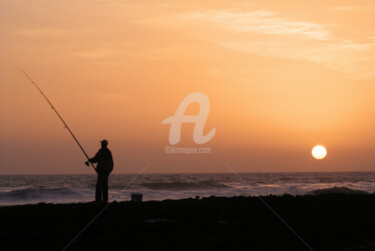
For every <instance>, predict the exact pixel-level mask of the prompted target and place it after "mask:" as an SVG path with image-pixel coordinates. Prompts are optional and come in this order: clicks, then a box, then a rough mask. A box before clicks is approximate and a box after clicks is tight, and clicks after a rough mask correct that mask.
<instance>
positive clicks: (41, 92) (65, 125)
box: [21, 69, 96, 171]
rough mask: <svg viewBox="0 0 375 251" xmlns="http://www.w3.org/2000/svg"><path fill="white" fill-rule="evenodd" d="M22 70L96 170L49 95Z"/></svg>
mask: <svg viewBox="0 0 375 251" xmlns="http://www.w3.org/2000/svg"><path fill="white" fill-rule="evenodd" d="M21 72H22V73H23V74H24V75H25V76H26V77H27V78H28V79H29V80H30V82H31V83H32V84H33V85H34V86H35V87H36V88H37V89H38V91H39V92H40V94H42V96H43V97H44V98H45V99H46V100H47V102H48V104H49V105H50V106H51V108H52V110H54V111H55V112H56V114H57V116H58V117H59V118H60V120H61V121H62V122H63V124H64V127H65V128H66V129H68V131H69V132H70V134H71V135H72V137H73V139H74V140H75V141H76V142H77V144H78V146H79V148H81V150H82V152H83V154H84V155H85V156H86V158H87V160H88V162H89V163H90V164H91V166H92V168H94V170H95V171H96V169H95V167H94V165H93V164H92V163H91V162H90V161H89V160H90V158H89V156H88V155H87V153H86V152H85V150H84V149H83V147H82V146H81V144H80V143H79V142H78V140H77V138H76V136H74V134H73V132H72V131H71V130H70V128H69V126H68V125H67V124H66V123H65V121H64V120H63V118H62V117H61V116H60V114H59V113H58V111H57V110H56V108H55V107H54V106H53V105H52V103H51V102H50V101H49V99H48V98H47V96H46V95H45V94H44V93H43V91H42V90H41V89H40V88H39V86H38V85H37V84H35V82H34V81H33V80H32V79H31V78H30V77H29V75H27V74H26V72H24V70H22V69H21Z"/></svg>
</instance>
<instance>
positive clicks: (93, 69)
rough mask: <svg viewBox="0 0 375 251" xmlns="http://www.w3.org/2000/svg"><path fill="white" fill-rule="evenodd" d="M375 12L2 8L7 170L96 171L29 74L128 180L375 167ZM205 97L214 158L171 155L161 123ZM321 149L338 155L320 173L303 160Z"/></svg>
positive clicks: (81, 4)
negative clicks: (105, 143)
mask: <svg viewBox="0 0 375 251" xmlns="http://www.w3.org/2000/svg"><path fill="white" fill-rule="evenodd" d="M19 6H22V8H20V7H19ZM374 13H375V12H374V3H373V1H367V0H363V1H356V0H347V1H341V0H334V1H311V2H308V1H296V0H288V1H277V0H274V1H271V0H270V1H252V2H247V1H240V0H235V1H178V2H175V1H155V2H153V3H152V4H151V3H150V2H148V1H124V2H121V1H86V0H85V1H36V2H35V1H25V0H22V1H2V2H1V3H0V36H1V40H0V88H1V91H0V102H1V107H0V117H1V124H0V138H1V141H0V151H1V158H0V165H1V169H0V173H2V174H24V173H27V174H39V173H51V174H52V173H90V172H91V171H92V170H91V171H90V170H89V169H86V168H84V167H82V163H83V161H84V160H85V159H84V156H83V155H82V153H81V151H80V149H79V148H78V147H77V145H76V143H75V142H74V141H73V139H72V138H71V136H70V135H69V133H68V132H66V130H65V129H64V128H63V125H62V124H61V122H60V121H59V120H58V118H57V117H56V115H55V114H54V113H53V111H51V109H50V108H49V107H48V104H46V102H45V100H43V98H42V97H41V96H40V94H39V92H38V91H37V90H35V88H34V87H33V86H32V85H31V84H30V83H29V81H28V79H26V78H25V76H23V74H22V73H21V72H20V71H19V69H20V68H22V69H24V70H25V71H26V72H27V73H28V74H29V75H30V76H31V77H32V78H33V79H34V80H35V81H36V82H37V83H38V84H39V85H40V87H41V88H42V89H43V90H44V92H45V93H46V95H47V96H48V97H49V98H50V100H51V101H52V102H53V103H54V105H55V106H56V108H57V109H58V110H59V112H60V114H61V115H62V116H63V117H64V119H65V120H66V122H67V124H68V125H69V126H70V127H71V128H72V130H73V131H74V133H75V134H76V136H77V138H78V139H79V140H80V142H81V143H82V145H83V146H84V148H85V149H86V150H87V152H88V153H89V155H92V154H94V153H95V152H96V151H97V149H98V147H99V143H98V141H99V140H101V139H103V138H106V139H108V140H109V148H110V149H111V150H112V152H113V155H114V159H115V160H116V167H117V168H116V169H115V172H118V173H137V172H138V171H139V170H140V169H142V167H143V166H145V165H146V164H147V163H149V162H150V163H151V165H150V167H149V169H148V170H147V172H151V173H160V172H161V173H168V172H172V173H181V172H182V173H183V172H192V173H196V172H230V170H228V168H227V167H226V165H225V163H229V164H230V165H231V166H233V167H235V170H236V171H238V172H284V171H288V172H290V171H292V172H293V171H298V172H300V171H322V172H325V171H360V170H373V168H374V166H375V158H373V153H374V152H375V131H374V128H375V99H374V96H375V85H374V83H375V82H374V81H375V33H374V29H373V24H374V23H375V15H374ZM195 92H200V93H204V95H206V96H207V97H208V99H209V102H210V109H209V114H208V115H207V118H206V121H205V124H204V128H203V135H206V134H208V133H209V132H210V130H212V129H213V128H215V130H216V133H215V136H214V137H213V138H212V139H211V140H210V141H209V142H207V143H205V144H203V145H202V147H210V148H211V152H210V154H205V155H193V154H192V155H189V156H186V155H183V154H180V155H179V154H174V155H168V154H166V153H165V152H164V149H165V147H166V146H168V145H169V132H170V131H169V129H170V126H167V125H164V124H162V121H163V120H164V119H166V118H168V117H171V116H172V115H173V114H174V113H175V112H176V109H177V107H178V106H179V104H180V103H181V102H182V100H183V99H184V98H185V97H186V96H188V95H189V94H191V93H195ZM198 113H199V104H198V103H192V104H191V105H189V106H188V107H187V109H186V113H185V114H190V115H197V114H198ZM193 132H194V124H193V123H184V124H183V125H182V127H181V140H180V141H179V144H177V145H176V147H187V146H189V147H195V146H196V145H197V144H196V143H195V142H194V140H193ZM316 139H319V140H322V141H324V143H325V144H327V145H329V146H330V148H332V149H335V151H334V152H332V153H330V157H329V158H327V159H325V161H324V162H318V161H314V160H313V159H312V158H310V156H309V158H308V159H307V160H306V153H307V152H310V151H311V148H310V146H311V145H312V144H314V142H315V140H316ZM348 153H350V154H348ZM20 156H22V157H20ZM290 156H294V157H293V158H291V157H290ZM30 163H33V168H29V166H30Z"/></svg>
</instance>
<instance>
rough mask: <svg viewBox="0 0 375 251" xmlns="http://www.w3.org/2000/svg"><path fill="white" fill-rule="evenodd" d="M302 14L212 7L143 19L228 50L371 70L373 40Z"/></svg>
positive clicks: (356, 71)
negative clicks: (339, 32)
mask: <svg viewBox="0 0 375 251" xmlns="http://www.w3.org/2000/svg"><path fill="white" fill-rule="evenodd" d="M345 10H346V9H345ZM327 11H328V10H327ZM303 19H304V17H303V14H302V13H300V14H299V15H298V19H297V18H296V17H295V16H291V17H290V16H288V17H286V16H283V15H282V13H277V12H274V11H268V10H263V9H253V10H248V11H240V10H238V9H221V10H212V9H211V10H200V11H192V12H184V13H179V14H173V15H171V16H167V17H161V18H156V19H152V20H149V21H148V22H147V24H148V25H162V26H166V27H167V26H169V27H171V26H173V25H175V26H176V25H177V26H180V27H183V28H184V33H186V34H187V35H190V36H194V37H195V38H196V39H198V40H202V41H205V42H212V43H215V44H216V45H219V46H221V47H224V48H227V49H232V50H235V51H241V52H244V53H252V54H256V55H263V56H271V57H281V58H289V59H299V60H307V61H310V62H314V63H317V64H322V65H324V66H326V67H328V68H329V69H331V70H334V71H339V72H343V73H347V74H350V75H351V76H352V77H354V78H365V77H369V76H374V75H375V66H374V62H375V50H374V48H375V43H373V41H363V40H360V39H358V34H356V37H352V36H350V37H344V38H343V37H339V36H337V35H336V34H335V28H336V27H342V25H343V24H341V23H340V22H337V23H318V22H311V21H301V20H303ZM337 21H340V20H337ZM341 22H342V20H341ZM171 24H172V25H171ZM197 27H199V28H197ZM365 36H366V37H368V34H365Z"/></svg>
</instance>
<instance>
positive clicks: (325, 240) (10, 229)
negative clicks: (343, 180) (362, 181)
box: [0, 194, 375, 251]
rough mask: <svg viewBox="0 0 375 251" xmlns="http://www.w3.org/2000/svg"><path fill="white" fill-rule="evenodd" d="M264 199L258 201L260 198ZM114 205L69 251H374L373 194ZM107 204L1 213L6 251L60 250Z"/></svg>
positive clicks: (29, 207) (50, 206)
mask: <svg viewBox="0 0 375 251" xmlns="http://www.w3.org/2000/svg"><path fill="white" fill-rule="evenodd" d="M260 198H261V199H260ZM260 198H259V197H232V198H223V197H209V198H203V199H183V200H165V201H147V202H143V203H133V202H113V203H111V204H110V205H109V206H108V207H107V208H106V210H104V211H103V213H102V214H101V215H100V216H99V217H98V218H97V219H96V220H95V221H94V222H93V224H92V225H90V226H89V227H88V228H87V229H86V230H85V231H84V232H83V233H82V235H80V236H79V237H78V238H77V239H76V240H75V241H74V242H73V243H72V244H71V245H70V246H69V248H68V249H67V250H229V249H230V250H309V249H308V248H307V247H306V245H304V243H303V242H302V241H301V240H300V239H299V238H298V237H296V236H295V235H294V234H293V233H292V231H291V230H289V229H288V227H287V226H285V225H284V224H283V223H282V222H281V220H280V219H278V218H277V216H275V215H274V214H273V213H272V211H271V210H270V209H269V208H267V206H266V205H265V204H264V203H263V202H262V200H264V201H265V202H266V203H267V204H268V205H269V206H271V208H272V209H273V210H274V211H275V212H277V214H278V215H279V216H280V217H281V218H282V219H283V220H284V221H285V222H286V223H287V224H288V225H289V226H290V227H291V228H292V229H293V230H294V231H295V232H296V233H297V234H298V235H299V236H300V237H301V238H302V239H303V240H304V241H305V242H306V243H307V244H308V245H309V246H311V247H312V248H313V250H327V251H328V250H330V251H331V250H375V195H373V194H358V195H353V194H325V195H316V196H309V195H305V196H290V195H284V196H264V197H260ZM103 207H104V206H98V205H96V204H95V203H78V204H44V203H40V204H37V205H20V206H4V207H0V225H1V228H2V229H3V231H2V232H3V233H2V234H1V239H2V240H1V250H25V249H27V250H62V249H63V248H64V247H66V245H68V243H69V242H70V241H71V240H72V239H73V238H74V237H75V236H76V234H77V233H79V232H80V231H81V230H82V229H83V228H84V227H85V226H86V225H87V224H88V223H89V222H90V221H91V220H92V219H93V218H94V217H95V216H96V215H97V214H98V213H99V212H100V211H102V210H103Z"/></svg>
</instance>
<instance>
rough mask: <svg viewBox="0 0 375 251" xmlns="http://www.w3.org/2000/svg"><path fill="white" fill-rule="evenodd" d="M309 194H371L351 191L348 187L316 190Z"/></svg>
mask: <svg viewBox="0 0 375 251" xmlns="http://www.w3.org/2000/svg"><path fill="white" fill-rule="evenodd" d="M307 194H309V195H321V194H369V193H368V192H366V191H362V190H355V189H350V188H348V187H336V186H335V187H331V188H324V189H315V190H312V191H310V192H308V193H307Z"/></svg>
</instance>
